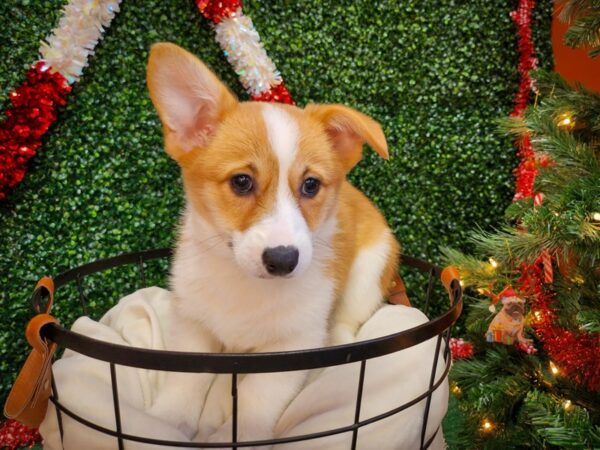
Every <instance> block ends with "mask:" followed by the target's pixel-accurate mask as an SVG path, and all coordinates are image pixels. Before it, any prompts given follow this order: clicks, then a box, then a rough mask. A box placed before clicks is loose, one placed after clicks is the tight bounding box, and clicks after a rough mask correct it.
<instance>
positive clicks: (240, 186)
mask: <svg viewBox="0 0 600 450" xmlns="http://www.w3.org/2000/svg"><path fill="white" fill-rule="evenodd" d="M253 188H254V182H253V181H252V177H251V176H250V175H246V174H245V173H238V174H237V175H234V176H233V177H231V189H233V192H235V193H236V194H238V195H247V194H249V193H250V192H252V189H253Z"/></svg>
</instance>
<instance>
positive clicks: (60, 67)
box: [40, 0, 121, 84]
mask: <svg viewBox="0 0 600 450" xmlns="http://www.w3.org/2000/svg"><path fill="white" fill-rule="evenodd" d="M120 3H121V0H71V1H70V2H69V3H68V4H67V5H66V6H65V7H64V8H63V15H62V17H61V18H60V21H59V23H58V27H56V28H54V30H52V34H51V35H50V36H48V37H47V38H46V42H42V44H41V46H40V54H41V55H42V59H43V61H44V62H45V63H46V64H47V65H48V66H50V67H52V69H53V70H54V71H57V72H59V73H60V74H61V75H62V76H64V77H65V79H66V80H67V81H68V82H69V84H73V83H75V82H76V81H78V80H79V77H80V76H81V74H82V72H83V69H84V68H85V67H86V66H87V64H88V57H89V56H90V55H93V54H94V48H95V47H96V45H97V44H98V41H100V40H101V39H102V34H103V33H104V30H105V29H106V28H108V27H109V26H110V22H111V21H112V19H113V18H114V17H115V15H116V13H118V12H119V4H120Z"/></svg>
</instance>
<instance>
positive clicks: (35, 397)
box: [4, 277, 58, 428]
mask: <svg viewBox="0 0 600 450" xmlns="http://www.w3.org/2000/svg"><path fill="white" fill-rule="evenodd" d="M42 289H45V290H47V291H48V293H49V296H48V302H47V303H46V305H45V307H44V308H43V310H45V312H40V311H41V310H42V308H40V307H39V303H38V304H37V305H36V304H35V296H36V295H39V294H41V290H42ZM33 295H34V309H36V310H37V311H38V312H39V313H38V314H37V315H36V316H34V317H33V318H32V319H31V320H30V321H29V323H28V324H27V328H26V330H25V336H26V338H27V342H29V345H31V347H32V349H31V353H30V354H29V356H28V357H27V360H26V361H25V364H24V365H23V367H22V368H21V371H20V372H19V375H18V376H17V379H16V380H15V382H14V384H13V386H12V389H11V390H10V393H9V394H8V398H7V399H6V403H5V404H4V415H5V416H6V417H7V418H9V419H15V420H18V421H19V422H21V423H23V424H25V425H27V426H28V427H32V428H37V427H39V425H40V423H41V422H42V420H44V417H45V415H46V410H47V408H48V399H49V398H50V392H51V376H52V372H51V367H52V357H53V355H54V352H55V351H56V344H55V343H54V342H49V341H46V340H45V339H44V338H43V337H42V334H41V331H42V328H43V327H44V326H45V325H47V324H49V323H58V321H57V320H56V319H55V318H54V317H53V316H51V315H50V314H49V312H50V309H51V308H52V302H53V301H54V283H53V281H52V278H49V277H44V278H42V279H41V280H40V281H38V283H37V284H36V286H35V289H34V291H33ZM36 306H37V308H36Z"/></svg>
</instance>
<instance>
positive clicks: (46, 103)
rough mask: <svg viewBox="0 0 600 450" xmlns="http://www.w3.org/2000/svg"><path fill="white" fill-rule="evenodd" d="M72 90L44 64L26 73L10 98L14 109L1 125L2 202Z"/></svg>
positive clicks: (0, 182)
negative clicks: (23, 79)
mask: <svg viewBox="0 0 600 450" xmlns="http://www.w3.org/2000/svg"><path fill="white" fill-rule="evenodd" d="M69 92H71V87H70V86H69V85H68V84H67V81H66V80H65V78H64V77H63V76H62V75H61V74H60V73H58V72H55V73H52V71H51V69H50V67H48V66H47V65H46V64H45V63H44V62H43V61H40V62H38V63H37V64H36V65H35V66H34V67H32V68H31V69H29V70H28V71H27V80H26V81H25V82H24V83H23V84H22V85H21V86H19V87H18V88H17V89H15V90H14V91H13V92H11V93H10V94H9V98H10V101H11V106H9V108H8V109H7V110H6V111H5V119H4V120H3V121H2V122H1V123H0V200H3V199H4V198H6V194H7V193H8V191H9V190H10V189H11V188H13V187H14V186H15V185H17V184H18V183H19V182H20V181H21V180H22V179H23V176H24V175H25V171H26V163H27V161H28V160H29V158H31V157H32V156H33V155H35V153H36V150H37V149H38V147H39V146H40V145H42V143H41V137H42V135H43V134H44V133H45V132H46V131H47V130H48V128H50V125H52V123H54V121H55V120H56V113H57V109H58V107H59V106H63V105H64V104H65V103H66V100H65V99H66V97H67V94H68V93H69Z"/></svg>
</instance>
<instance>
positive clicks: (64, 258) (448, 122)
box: [0, 0, 551, 400]
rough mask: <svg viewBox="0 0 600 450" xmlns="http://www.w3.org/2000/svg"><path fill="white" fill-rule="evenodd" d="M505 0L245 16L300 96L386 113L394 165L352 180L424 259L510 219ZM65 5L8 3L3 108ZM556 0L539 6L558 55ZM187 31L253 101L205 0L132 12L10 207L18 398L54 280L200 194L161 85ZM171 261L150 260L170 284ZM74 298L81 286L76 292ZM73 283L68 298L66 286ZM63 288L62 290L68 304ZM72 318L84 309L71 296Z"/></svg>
mask: <svg viewBox="0 0 600 450" xmlns="http://www.w3.org/2000/svg"><path fill="white" fill-rule="evenodd" d="M515 3H516V2H514V3H513V2H506V1H504V0H478V1H451V0H446V1H427V2H423V1H421V0H403V1H397V2H390V1H386V2H372V1H370V0H361V1H356V2H350V1H344V2H340V1H337V0H328V1H321V0H310V1H291V0H290V1H284V0H277V1H266V0H265V1H251V2H247V4H246V6H245V10H246V12H247V14H248V15H250V16H251V17H252V18H253V19H254V22H255V24H256V26H257V28H258V30H259V32H260V34H261V36H262V37H263V40H264V42H265V46H266V48H267V50H268V52H269V54H270V55H271V57H272V58H273V59H274V61H275V62H276V64H277V66H278V67H279V69H280V70H281V72H282V73H283V75H284V77H285V80H286V83H287V85H288V86H289V88H290V91H291V92H292V94H293V96H294V98H295V99H296V101H297V102H298V103H299V104H300V105H305V104H306V103H308V102H310V101H313V102H338V103H345V104H348V105H351V106H354V107H356V108H359V109H360V110H362V111H364V112H366V113H369V114H371V115H373V116H374V117H375V118H376V119H378V120H380V121H381V122H382V123H383V127H384V129H385V132H386V135H387V137H388V141H389V146H390V149H391V156H392V159H391V161H389V162H384V161H382V160H379V159H378V158H377V157H376V155H375V154H374V153H373V152H371V151H368V152H366V156H365V159H364V161H363V162H361V163H360V165H359V166H358V167H357V168H356V169H355V170H354V171H353V173H352V175H351V178H352V180H353V182H355V183H356V184H357V185H358V186H359V187H360V188H362V189H364V190H365V191H366V192H367V193H368V195H369V196H370V197H371V198H372V199H373V200H374V201H375V202H376V203H377V205H378V206H379V207H380V208H382V209H383V211H384V212H385V214H386V216H387V217H388V219H389V221H390V223H391V224H392V226H393V228H394V230H395V232H396V234H397V236H398V237H399V238H400V240H401V241H402V243H403V247H404V251H405V252H406V253H408V254H413V255H416V256H421V257H425V258H428V259H432V260H436V258H437V255H438V247H439V246H440V245H448V244H451V245H453V246H455V247H459V248H464V246H465V245H466V243H465V237H466V235H467V233H468V232H469V231H470V230H471V229H473V228H474V227H476V226H481V227H483V228H490V227H491V226H493V225H494V224H496V223H497V222H498V220H499V218H500V216H501V215H502V211H503V210H504V208H505V207H506V205H507V204H508V202H509V201H510V198H511V195H512V189H513V188H512V182H513V178H512V175H511V170H512V168H513V166H514V165H515V163H516V158H515V156H514V153H515V152H514V149H513V147H512V145H511V142H510V140H509V139H507V138H504V137H502V136H499V135H498V134H497V133H496V132H495V128H496V127H495V124H494V120H495V119H496V118H497V117H500V116H505V115H506V114H508V112H509V111H510V110H511V108H512V105H513V98H514V93H515V91H516V87H517V82H518V74H517V71H516V66H517V53H516V37H515V27H514V25H513V23H512V21H511V19H510V18H509V12H510V10H511V9H512V8H513V7H514V4H515ZM62 4H63V2H62V1H54V0H40V1H38V0H3V1H2V2H0V21H1V25H2V26H1V27H0V89H1V90H0V96H1V98H0V102H1V103H2V104H4V105H6V103H7V102H6V96H7V94H8V92H9V89H10V88H11V87H12V86H15V85H16V84H17V83H19V82H20V81H21V80H22V78H23V74H24V72H25V70H26V68H27V67H28V66H29V64H30V63H31V62H33V61H34V60H35V59H36V58H37V48H38V46H39V41H40V39H41V38H42V37H44V36H46V35H47V34H48V32H49V31H50V30H51V28H52V27H53V26H54V25H55V24H56V23H57V20H58V17H59V15H60V7H61V6H62ZM550 10H551V2H550V1H549V0H546V1H543V2H540V5H539V6H538V10H537V11H536V17H537V19H536V21H535V23H534V27H535V28H536V40H537V42H538V49H539V53H538V55H539V57H540V60H541V64H542V65H543V66H546V67H547V66H549V65H550V64H551V63H550V43H549V42H550V41H549V20H550ZM156 41H172V42H176V43H178V44H180V45H182V46H184V47H186V48H188V49H189V50H191V51H192V52H194V53H195V54H197V55H199V56H200V57H201V58H202V59H203V60H204V61H205V62H206V63H207V64H208V65H209V66H210V67H212V68H213V69H214V70H215V71H216V72H217V73H218V74H219V75H220V76H221V77H222V79H224V80H225V82H226V83H228V84H229V85H230V86H231V87H232V88H233V90H234V91H236V92H237V93H238V94H239V95H240V97H241V98H246V95H245V94H244V93H243V92H242V90H241V89H240V85H239V83H238V81H237V78H236V76H235V74H234V73H233V71H232V70H231V68H230V67H229V65H228V64H227V63H226V61H225V60H224V58H223V56H222V55H221V52H220V50H219V49H218V47H217V45H216V44H215V43H214V40H213V32H212V30H211V29H210V27H209V26H208V24H207V22H206V21H205V20H204V19H203V18H202V17H201V16H200V15H199V14H198V12H197V10H196V8H195V6H194V2H193V1H192V0H169V1H163V0H144V1H139V0H138V1H133V0H125V1H124V2H123V3H122V5H121V12H120V13H119V14H118V15H117V16H116V18H115V20H114V21H113V25H112V26H111V27H110V29H109V30H108V32H107V33H106V35H105V39H104V41H103V42H102V43H101V44H100V45H99V47H98V48H97V50H96V54H95V56H94V57H93V58H91V64H90V66H89V67H88V68H87V69H86V70H85V73H84V76H83V78H82V80H81V82H80V83H79V84H77V85H76V86H75V88H74V90H73V93H72V94H71V96H70V97H69V104H68V106H67V107H66V108H65V109H64V110H63V111H62V112H61V114H60V118H59V120H58V122H57V124H56V126H54V127H53V128H52V129H51V131H50V133H49V134H48V135H47V138H46V140H45V142H46V144H45V145H44V147H43V148H42V149H41V150H40V153H39V154H38V155H37V156H36V157H35V158H33V159H32V161H31V164H30V166H29V172H28V174H27V176H26V178H25V180H24V181H23V182H22V183H21V184H20V185H19V186H18V188H17V189H16V190H15V191H14V192H13V193H12V195H11V196H10V198H9V200H8V201H6V202H4V203H2V204H0V287H1V290H0V301H1V305H0V400H3V396H4V395H5V393H6V391H7V389H8V387H9V385H10V383H11V382H12V380H13V379H14V376H15V374H16V371H17V369H18V367H19V366H20V364H21V362H22V360H23V357H24V355H25V353H26V351H27V346H26V343H25V341H24V339H23V329H24V326H25V323H26V321H27V318H28V315H29V305H28V303H27V299H28V294H29V292H30V290H31V288H32V286H33V284H34V282H35V280H36V279H37V278H39V277H40V276H42V275H44V274H56V273H58V272H59V271H62V270H64V269H66V268H69V267H73V266H75V265H78V264H81V263H84V262H87V261H91V260H95V259H98V258H101V257H106V256H110V255H116V254H119V253H122V252H126V251H133V250H140V249H145V248H150V247H160V246H166V245H170V244H171V243H172V242H173V237H174V228H175V225H176V223H177V220H178V217H179V210H180V208H181V206H182V204H183V201H182V192H181V183H180V179H179V173H178V169H177V167H176V165H175V163H173V162H172V161H171V160H169V159H168V157H167V156H166V155H165V154H164V152H163V151H162V142H161V136H160V126H159V122H158V118H157V116H156V113H155V112H154V110H153V108H152V105H151V103H150V100H149V97H148V94H147V92H146V87H145V61H146V58H147V54H148V48H149V47H150V45H151V44H152V43H153V42H156ZM132 271H133V269H129V268H122V269H118V270H117V269H115V270H114V271H113V272H111V273H110V274H105V275H103V276H97V277H93V278H91V279H89V280H86V289H88V298H89V300H90V302H91V303H92V305H91V313H92V315H93V316H94V317H99V315H100V314H101V313H102V311H104V310H105V309H106V308H107V307H108V306H109V305H110V304H111V302H113V301H114V300H115V299H117V298H118V297H119V296H120V295H122V294H125V293H126V292H128V291H129V290H131V289H133V288H135V286H136V285H135V281H134V280H135V276H136V274H135V273H132ZM165 271H166V266H165V265H162V266H161V265H159V264H156V265H154V266H153V267H150V268H149V269H148V276H149V277H150V278H151V280H152V282H155V283H164V274H165ZM68 292H71V291H68ZM65 293H67V292H65ZM61 299H62V301H61ZM56 311H57V314H58V316H59V317H60V318H61V319H62V320H63V322H64V323H66V324H68V323H70V322H71V320H72V319H73V318H74V317H76V316H77V315H79V314H80V313H81V312H80V310H79V309H78V305H77V303H76V302H74V301H73V302H68V301H67V300H66V295H59V297H58V302H57V308H56Z"/></svg>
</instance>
